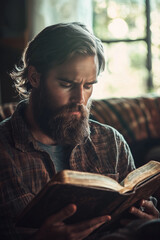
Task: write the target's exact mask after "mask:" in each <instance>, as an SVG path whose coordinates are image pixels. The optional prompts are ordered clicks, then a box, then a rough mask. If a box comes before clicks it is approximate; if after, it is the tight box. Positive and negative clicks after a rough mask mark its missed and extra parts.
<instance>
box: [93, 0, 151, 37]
mask: <svg viewBox="0 0 160 240" xmlns="http://www.w3.org/2000/svg"><path fill="white" fill-rule="evenodd" d="M93 3H94V4H93V8H94V17H93V25H94V32H95V34H96V35H97V36H98V37H99V38H101V39H103V40H106V39H107V40H109V39H120V38H130V39H136V38H144V37H145V26H146V20H145V1H144V0H130V1H128V0H124V1H121V0H93Z"/></svg>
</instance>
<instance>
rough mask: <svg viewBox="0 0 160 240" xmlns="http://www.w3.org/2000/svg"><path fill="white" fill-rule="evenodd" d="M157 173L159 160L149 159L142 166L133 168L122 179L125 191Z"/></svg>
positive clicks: (159, 167) (159, 168) (159, 170)
mask: <svg viewBox="0 0 160 240" xmlns="http://www.w3.org/2000/svg"><path fill="white" fill-rule="evenodd" d="M158 173H160V162H157V161H150V162H149V163H147V164H145V165H143V166H142V167H139V168H137V169H135V170H134V171H132V172H131V173H129V174H128V176H127V177H126V178H125V179H124V181H123V184H124V187H125V188H126V190H125V192H126V191H127V190H129V189H133V187H134V186H136V185H137V184H139V183H141V182H143V181H144V180H145V179H147V178H149V177H151V176H153V175H156V174H158Z"/></svg>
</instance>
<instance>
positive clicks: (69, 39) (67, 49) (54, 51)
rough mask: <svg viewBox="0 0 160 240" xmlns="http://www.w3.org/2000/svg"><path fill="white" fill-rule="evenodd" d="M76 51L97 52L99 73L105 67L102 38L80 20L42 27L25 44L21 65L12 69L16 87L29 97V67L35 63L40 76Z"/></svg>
mask: <svg viewBox="0 0 160 240" xmlns="http://www.w3.org/2000/svg"><path fill="white" fill-rule="evenodd" d="M75 55H84V56H85V55H86V56H87V55H89V56H92V55H97V57H98V74H99V73H100V72H102V71H103V70H104V67H105V59H104V52H103V46H102V42H101V41H100V40H99V39H98V38H97V37H96V36H95V35H94V34H93V33H91V32H90V31H89V30H88V29H87V27H86V26H85V25H84V24H82V23H79V22H72V23H59V24H56V25H51V26H48V27H46V28H45V29H44V30H42V31H41V32H40V33H39V34H38V35H36V37H35V38H33V39H32V40H31V41H30V42H29V43H28V45H27V47H26V48H25V50H24V52H23V55H22V58H21V61H20V63H19V65H16V66H15V68H14V70H13V71H12V72H11V73H10V75H11V77H12V79H13V80H14V84H15V87H16V90H17V91H18V93H19V94H20V95H21V96H24V97H28V96H29V93H30V91H31V89H32V86H31V84H30V82H29V81H28V67H29V66H34V67H35V69H36V70H37V72H38V73H40V74H41V76H46V74H47V72H48V71H49V70H50V69H51V68H52V67H53V66H54V65H58V64H61V63H63V62H65V61H66V60H68V59H71V58H72V57H73V56H75Z"/></svg>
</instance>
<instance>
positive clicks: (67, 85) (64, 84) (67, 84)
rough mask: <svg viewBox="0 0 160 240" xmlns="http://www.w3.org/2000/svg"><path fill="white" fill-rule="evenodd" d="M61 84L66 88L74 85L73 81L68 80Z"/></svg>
mask: <svg viewBox="0 0 160 240" xmlns="http://www.w3.org/2000/svg"><path fill="white" fill-rule="evenodd" d="M60 86H62V87H65V88H69V87H71V86H72V84H71V83H68V82H61V83H60Z"/></svg>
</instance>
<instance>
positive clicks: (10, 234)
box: [0, 101, 135, 240]
mask: <svg viewBox="0 0 160 240" xmlns="http://www.w3.org/2000/svg"><path fill="white" fill-rule="evenodd" d="M25 107H26V102H25V101H22V102H21V103H20V104H19V105H18V106H17V108H16V110H15V112H14V114H13V115H12V116H11V117H10V118H8V119H6V120H4V121H3V122H1V123H0V239H3V240H11V239H13V240H18V239H20V240H25V239H29V232H28V234H27V233H26V234H24V233H21V232H20V231H19V230H18V229H16V228H15V226H14V225H15V221H16V220H15V219H16V217H17V216H18V215H19V214H20V213H21V211H22V210H23V209H24V208H25V206H26V205H27V204H28V203H29V202H30V201H31V200H32V199H33V198H34V196H35V195H36V194H37V193H38V192H39V191H40V190H41V189H42V188H43V187H44V186H45V185H46V184H47V182H48V181H49V180H50V179H51V178H52V177H53V176H54V174H55V168H54V164H53V162H52V160H51V159H50V157H49V155H48V153H46V152H45V151H43V150H41V149H40V148H39V146H38V144H37V142H36V140H35V139H34V138H33V136H32V134H31V132H30V131H29V129H28V127H27V124H26V122H25V118H24V110H25ZM90 132H91V133H90V137H89V138H88V139H87V141H86V142H84V143H83V144H81V145H77V146H75V147H74V148H73V149H72V150H71V153H70V156H68V161H69V166H70V169H73V170H77V171H84V172H94V173H100V174H103V175H108V176H111V177H113V178H115V179H116V180H118V181H121V180H123V179H124V178H125V177H126V175H127V174H128V173H129V172H130V171H132V170H133V169H134V168H135V165H134V161H133V158H132V155H131V152H130V149H129V147H128V145H127V143H126V142H125V140H124V138H123V137H122V135H121V134H120V133H119V132H117V131H116V130H115V129H114V128H112V127H109V126H107V125H103V124H100V123H98V122H95V121H90ZM55 197H56V196H55Z"/></svg>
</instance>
